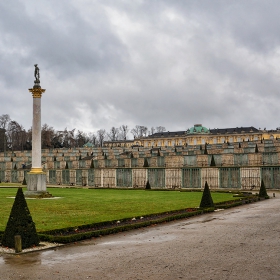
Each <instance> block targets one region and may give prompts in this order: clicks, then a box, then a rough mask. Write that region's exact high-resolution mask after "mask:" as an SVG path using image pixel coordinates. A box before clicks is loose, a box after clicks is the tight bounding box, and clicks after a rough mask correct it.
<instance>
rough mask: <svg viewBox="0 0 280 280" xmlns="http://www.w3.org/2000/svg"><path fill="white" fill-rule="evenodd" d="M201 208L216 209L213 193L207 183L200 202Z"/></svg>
mask: <svg viewBox="0 0 280 280" xmlns="http://www.w3.org/2000/svg"><path fill="white" fill-rule="evenodd" d="M199 207H200V208H209V207H214V202H213V199H212V196H211V192H210V189H209V186H208V183H207V181H206V182H205V187H204V191H203V194H202V198H201V202H200V206H199Z"/></svg>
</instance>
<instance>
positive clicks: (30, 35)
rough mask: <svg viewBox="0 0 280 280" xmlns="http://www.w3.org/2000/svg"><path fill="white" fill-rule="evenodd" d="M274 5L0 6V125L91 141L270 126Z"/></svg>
mask: <svg viewBox="0 0 280 280" xmlns="http://www.w3.org/2000/svg"><path fill="white" fill-rule="evenodd" d="M279 14H280V1H275V0H266V1H263V0H246V1H244V0H231V1H229V0H172V1H171V0H102V1H101V0H99V1H98V0H79V1H77V0H76V1H74V0H59V1H57V0H40V1H31V0H11V1H1V2H0V115H2V114H9V115H10V117H11V119H12V120H16V121H17V122H18V123H19V124H21V125H23V127H24V128H26V129H29V128H30V127H31V125H32V102H33V100H32V95H31V93H30V92H29V91H28V89H29V88H32V87H33V85H34V64H38V67H39V68H40V80H41V87H42V88H44V89H46V92H45V93H44V94H43V96H42V100H41V102H42V124H44V123H46V124H48V125H49V126H52V127H53V128H54V129H55V130H63V129H64V128H68V129H74V128H76V129H77V130H78V129H79V130H82V131H84V132H93V133H95V132H96V131H97V130H99V129H106V131H109V130H110V128H111V127H113V126H114V127H119V126H121V125H128V127H129V128H130V129H132V128H134V127H135V126H136V125H144V126H147V127H148V129H150V127H152V126H153V127H156V126H164V127H165V128H166V130H167V131H182V130H187V129H188V128H190V127H192V126H193V125H194V124H203V126H205V127H207V128H230V127H241V126H243V127H246V126H254V127H256V128H261V129H263V128H264V127H266V128H267V129H275V128H276V127H279V126H280V110H279V107H280V106H279V105H280V94H279V93H280V33H279V27H280V17H279Z"/></svg>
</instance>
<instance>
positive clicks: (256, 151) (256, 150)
mask: <svg viewBox="0 0 280 280" xmlns="http://www.w3.org/2000/svg"><path fill="white" fill-rule="evenodd" d="M258 152H259V149H258V145H257V144H256V147H255V153H258Z"/></svg>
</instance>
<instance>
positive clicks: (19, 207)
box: [2, 188, 40, 249]
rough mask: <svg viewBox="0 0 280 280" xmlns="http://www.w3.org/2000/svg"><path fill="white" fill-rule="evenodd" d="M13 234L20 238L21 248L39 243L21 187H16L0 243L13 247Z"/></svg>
mask: <svg viewBox="0 0 280 280" xmlns="http://www.w3.org/2000/svg"><path fill="white" fill-rule="evenodd" d="M15 235H20V236H21V239H22V249H25V248H29V247H32V246H38V245H39V242H40V241H39V237H38V235H37V232H36V227H35V223H34V222H33V220H32V217H31V214H30V212H29V209H28V206H27V203H26V201H25V197H24V195H23V192H22V188H18V191H17V194H16V198H15V201H14V204H13V207H12V210H11V214H10V217H9V220H8V223H7V226H6V229H5V232H4V234H3V237H2V245H3V246H6V247H9V248H14V247H15Z"/></svg>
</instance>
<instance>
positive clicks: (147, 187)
mask: <svg viewBox="0 0 280 280" xmlns="http://www.w3.org/2000/svg"><path fill="white" fill-rule="evenodd" d="M145 189H146V190H150V189H151V185H150V182H149V180H148V181H147V183H146V187H145Z"/></svg>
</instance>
